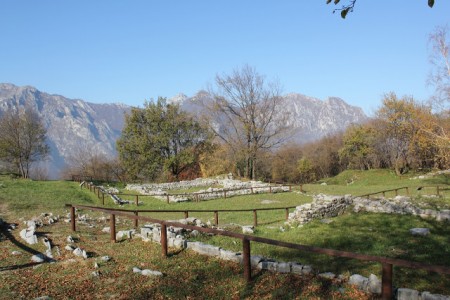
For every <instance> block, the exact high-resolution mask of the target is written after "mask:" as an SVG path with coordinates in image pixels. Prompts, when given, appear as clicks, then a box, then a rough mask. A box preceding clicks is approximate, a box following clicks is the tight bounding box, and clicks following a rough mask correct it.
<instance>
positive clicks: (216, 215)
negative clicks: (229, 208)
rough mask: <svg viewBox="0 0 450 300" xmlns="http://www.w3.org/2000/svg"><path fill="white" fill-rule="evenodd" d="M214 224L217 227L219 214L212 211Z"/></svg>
mask: <svg viewBox="0 0 450 300" xmlns="http://www.w3.org/2000/svg"><path fill="white" fill-rule="evenodd" d="M214 224H216V226H217V225H219V212H218V211H217V210H215V211H214Z"/></svg>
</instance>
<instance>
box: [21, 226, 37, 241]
mask: <svg viewBox="0 0 450 300" xmlns="http://www.w3.org/2000/svg"><path fill="white" fill-rule="evenodd" d="M35 229H36V228H35V227H33V226H30V227H28V228H27V229H23V230H22V231H20V233H19V235H20V237H21V238H22V239H23V240H25V241H26V242H27V243H28V244H29V245H34V244H37V243H38V239H37V236H36V234H35Z"/></svg>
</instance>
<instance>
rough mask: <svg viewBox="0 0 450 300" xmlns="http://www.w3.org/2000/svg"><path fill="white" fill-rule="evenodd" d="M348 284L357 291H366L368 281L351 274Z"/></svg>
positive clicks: (365, 278)
mask: <svg viewBox="0 0 450 300" xmlns="http://www.w3.org/2000/svg"><path fill="white" fill-rule="evenodd" d="M348 283H349V284H351V285H354V286H356V288H357V289H358V290H361V291H366V290H367V286H368V284H369V279H368V278H367V277H364V276H361V275H359V274H353V275H352V276H350V278H349V280H348Z"/></svg>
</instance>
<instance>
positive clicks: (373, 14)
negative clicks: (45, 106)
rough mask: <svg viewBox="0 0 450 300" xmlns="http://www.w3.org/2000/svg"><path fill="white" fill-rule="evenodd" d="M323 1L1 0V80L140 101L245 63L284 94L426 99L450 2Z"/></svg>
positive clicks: (370, 102)
mask: <svg viewBox="0 0 450 300" xmlns="http://www.w3.org/2000/svg"><path fill="white" fill-rule="evenodd" d="M342 1H344V0H342ZM325 2H326V1H325V0H322V1H321V0H309V1H305V0H303V1H301V0H286V1H273V0H272V1H268V0H248V1H243V0H240V1H237V0H236V1H235V0H214V1H212V0H198V1H195V0H191V1H188V0H184V1H181V0H180V1H175V0H173V1H171V0H164V1H150V0H148V1H137V0H135V1H112V0H108V1H106V0H103V1H102V0H96V1H92V0H89V1H84V0H77V1H53V0H40V1H34V0H33V1H32V0H30V1H21V0H14V1H13V0H2V1H1V5H0V36H1V39H0V41H1V42H0V43H1V44H0V82H8V83H13V84H16V85H32V86H35V87H36V88H38V89H40V90H42V91H45V92H48V93H51V94H60V95H63V96H66V97H69V98H79V99H83V100H86V101H89V102H95V103H105V102H122V103H126V104H130V105H135V106H142V104H143V103H144V100H149V99H151V98H154V99H155V98H157V97H158V96H163V97H168V98H170V97H173V96H175V95H176V94H178V93H184V94H186V95H188V96H192V95H194V94H195V93H196V92H197V91H199V90H201V89H206V88H207V87H208V85H209V84H213V83H214V77H215V75H216V74H223V73H229V72H231V71H232V70H233V69H235V68H239V67H240V66H243V65H244V64H249V65H251V66H253V67H255V68H256V70H257V71H258V72H259V73H261V74H263V75H265V76H266V77H267V79H268V80H277V81H278V82H279V83H280V84H281V86H282V88H283V92H284V93H285V94H286V93H292V92H295V93H301V94H305V95H308V96H312V97H317V98H319V99H325V98H327V97H328V96H337V97H341V98H342V99H344V100H345V101H347V102H348V103H350V104H352V105H357V106H360V107H362V108H363V109H364V111H365V112H366V113H368V114H371V113H372V112H373V111H374V110H375V109H376V108H377V107H379V104H380V103H381V99H382V97H383V94H385V93H387V92H390V91H393V92H396V93H397V94H398V95H399V96H402V95H405V94H406V95H412V96H414V97H415V98H416V99H417V100H426V99H427V98H428V97H429V96H430V95H431V93H432V88H430V87H427V86H426V79H427V76H428V73H429V71H430V64H429V62H428V56H429V51H428V48H429V47H428V36H429V34H430V33H431V32H433V30H434V29H435V28H436V26H439V25H445V24H449V25H450V1H448V0H436V4H435V6H434V8H432V9H430V8H429V7H428V6H427V1H426V0H395V1H392V0H377V1H373V0H359V1H357V2H356V7H355V11H354V12H353V13H351V14H349V15H348V17H347V19H346V20H342V19H341V18H340V16H339V15H338V14H332V10H333V8H334V6H332V5H331V4H330V5H326V4H325Z"/></svg>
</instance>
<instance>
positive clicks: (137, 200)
mask: <svg viewBox="0 0 450 300" xmlns="http://www.w3.org/2000/svg"><path fill="white" fill-rule="evenodd" d="M135 197H136V199H135V203H136V206H139V195H136V196H135Z"/></svg>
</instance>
